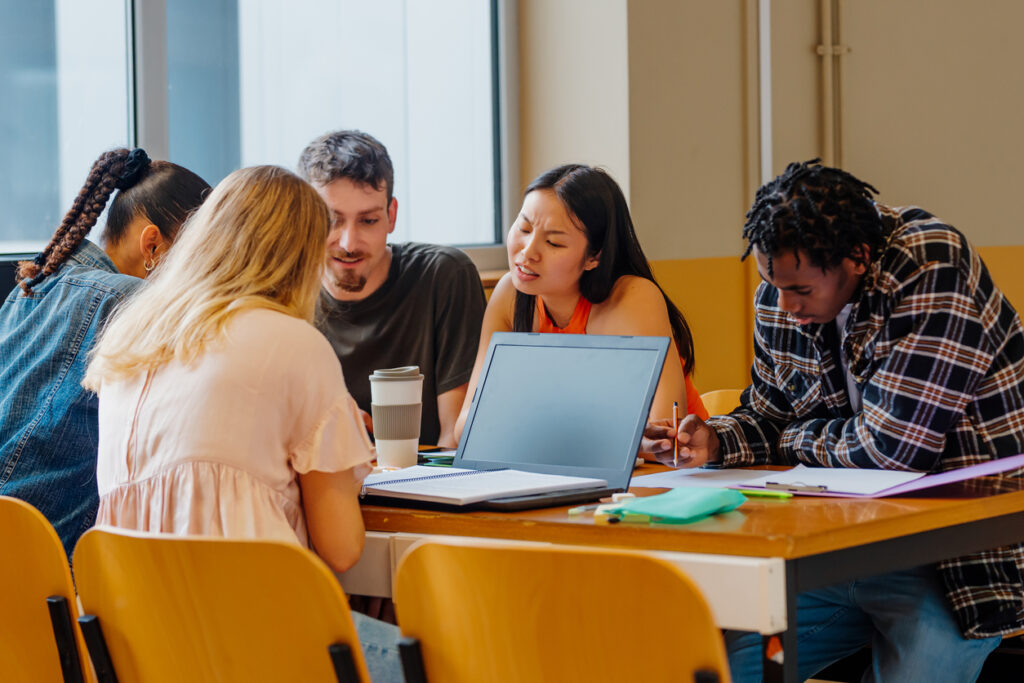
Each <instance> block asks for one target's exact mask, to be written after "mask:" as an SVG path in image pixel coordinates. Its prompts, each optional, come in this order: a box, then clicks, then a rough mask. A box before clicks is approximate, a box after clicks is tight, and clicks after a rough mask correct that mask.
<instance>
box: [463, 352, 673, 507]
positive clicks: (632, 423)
mask: <svg viewBox="0 0 1024 683" xmlns="http://www.w3.org/2000/svg"><path fill="white" fill-rule="evenodd" d="M668 345H669V340H668V338H667V337H611V336H601V335H577V334H527V333H513V332H496V333H495V334H493V335H492V336H491V343H490V346H489V347H488V349H487V357H486V359H485V360H484V365H483V369H482V370H481V373H480V380H479V382H478V383H477V388H476V393H475V394H474V395H473V402H472V404H471V406H470V410H469V416H468V418H467V420H466V426H465V428H464V429H463V432H462V439H461V441H460V442H459V449H458V452H457V453H456V455H455V462H454V463H453V465H454V466H455V467H465V468H468V469H497V468H502V467H508V468H512V469H518V470H526V471H529V472H543V473H547V474H566V475H572V476H581V477H595V478H599V479H604V480H605V481H607V482H608V487H609V488H611V489H622V490H625V489H626V488H628V486H629V478H630V476H631V475H632V473H633V464H634V462H635V459H636V452H637V448H638V447H639V445H640V438H641V437H642V436H643V430H644V425H645V424H646V422H647V414H648V412H650V409H651V402H652V401H653V400H654V392H655V389H657V387H658V379H659V378H660V376H661V368H662V365H663V364H664V361H665V354H666V352H667V350H668Z"/></svg>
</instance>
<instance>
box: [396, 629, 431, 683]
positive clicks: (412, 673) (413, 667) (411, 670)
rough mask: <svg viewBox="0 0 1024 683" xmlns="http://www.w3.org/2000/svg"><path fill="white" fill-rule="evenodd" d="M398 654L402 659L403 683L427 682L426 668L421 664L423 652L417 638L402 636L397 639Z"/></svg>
mask: <svg viewBox="0 0 1024 683" xmlns="http://www.w3.org/2000/svg"><path fill="white" fill-rule="evenodd" d="M398 656H399V657H401V659H402V673H403V674H405V683H427V670H426V668H425V667H424V666H423V652H422V650H421V649H420V641H419V640H418V639H416V638H402V639H401V640H399V641H398Z"/></svg>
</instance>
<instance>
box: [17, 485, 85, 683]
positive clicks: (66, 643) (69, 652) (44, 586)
mask: <svg viewBox="0 0 1024 683" xmlns="http://www.w3.org/2000/svg"><path fill="white" fill-rule="evenodd" d="M0 548H3V552H4V558H3V559H2V560H0V681H12V682H13V681H60V680H64V681H68V682H71V681H74V682H75V683H79V682H81V681H92V680H93V677H92V670H91V669H90V667H89V665H88V662H87V661H84V660H85V658H84V657H80V656H79V652H82V653H84V652H85V642H84V641H83V640H82V634H81V633H80V632H79V631H78V627H77V625H76V624H75V619H77V618H78V604H77V602H76V600H75V588H74V585H73V584H72V583H71V571H70V570H69V569H68V559H67V556H66V555H65V554H64V546H63V545H61V542H60V539H59V538H58V537H57V532H56V531H54V530H53V526H52V525H51V524H50V522H49V520H47V519H46V517H44V516H43V514H42V513H41V512H39V510H36V509H35V508H34V507H32V506H31V505H29V504H28V503H26V502H24V501H21V500H18V499H16V498H10V497H8V496H0ZM83 664H84V666H83Z"/></svg>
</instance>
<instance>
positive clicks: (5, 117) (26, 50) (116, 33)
mask: <svg viewBox="0 0 1024 683" xmlns="http://www.w3.org/2000/svg"><path fill="white" fill-rule="evenodd" d="M126 25H127V22H126V11H125V4H124V2H123V0H93V1H91V2H88V3H83V2H77V1H76V0H56V2H52V3H46V2H20V1H19V0H0V92H2V93H3V95H2V96H0V149H3V154H0V206H2V207H3V211H2V212H0V251H3V252H8V253H15V252H23V253H28V252H34V251H38V250H39V249H40V247H41V246H42V244H43V243H44V242H45V241H46V240H47V239H49V237H50V235H51V234H52V233H53V230H54V228H56V226H57V225H58V223H59V222H60V220H61V218H63V216H64V213H65V212H66V211H67V209H68V207H69V206H70V205H71V201H72V200H73V199H74V198H75V196H76V195H77V194H78V190H79V189H80V188H81V186H82V183H83V182H84V180H85V178H86V175H87V174H88V172H89V167H90V165H91V164H92V162H93V161H94V160H95V159H96V157H97V156H99V154H100V152H102V151H103V150H104V149H108V148H111V147H118V146H124V145H126V144H127V143H128V141H129V138H130V136H129V130H128V60H127V50H126V45H127V34H126V28H125V27H126Z"/></svg>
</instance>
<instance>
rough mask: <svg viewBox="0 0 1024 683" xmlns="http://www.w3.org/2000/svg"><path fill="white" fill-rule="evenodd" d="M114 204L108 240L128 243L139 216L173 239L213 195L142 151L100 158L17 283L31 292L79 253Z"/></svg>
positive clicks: (203, 184)
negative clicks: (131, 228)
mask: <svg viewBox="0 0 1024 683" xmlns="http://www.w3.org/2000/svg"><path fill="white" fill-rule="evenodd" d="M115 190H116V191H117V194H116V195H114V201H113V203H112V204H111V206H110V212H109V214H108V215H107V224H106V226H105V227H104V229H103V241H104V242H107V243H110V244H117V243H118V242H120V241H121V240H122V239H124V236H125V233H126V232H127V230H128V225H129V223H131V221H132V220H133V219H134V218H135V217H136V216H146V217H147V218H148V219H149V220H150V221H151V222H152V223H153V224H154V225H155V226H156V227H157V228H158V229H159V230H160V233H161V234H162V235H163V236H164V238H165V239H166V240H168V241H169V242H170V241H173V240H174V238H175V236H176V235H177V233H178V229H179V228H180V227H181V225H182V223H184V222H185V219H186V218H187V217H188V215H189V214H190V213H191V212H192V211H193V210H195V209H196V208H197V207H198V206H199V205H200V204H201V203H202V202H203V199H204V198H205V197H206V195H207V193H208V192H209V191H210V185H209V184H208V183H207V182H206V181H205V180H203V179H202V178H200V177H199V176H197V175H196V174H195V173H193V172H192V171H190V170H188V169H187V168H183V167H181V166H178V165H177V164H172V163H171V162H169V161H151V160H150V158H149V156H147V155H146V153H145V152H144V151H143V150H141V149H134V150H131V151H129V150H127V149H124V148H121V149H114V150H111V151H109V152H104V153H103V154H102V155H100V158H99V159H97V160H96V161H95V162H94V163H93V165H92V169H90V171H89V176H88V177H87V178H86V179H85V184H84V185H83V186H82V189H81V190H80V191H79V193H78V196H77V197H75V201H74V202H73V203H72V205H71V209H70V210H69V211H68V212H67V214H66V215H65V216H64V220H63V221H61V224H60V225H59V226H58V227H57V230H56V231H55V232H54V233H53V237H51V238H50V241H49V243H48V244H47V245H46V247H45V248H44V249H43V250H42V251H41V252H39V255H38V256H36V257H35V259H33V260H32V261H21V262H19V263H18V280H19V281H20V284H21V288H22V290H24V292H25V293H26V294H31V293H32V288H33V287H34V286H36V285H37V284H39V283H40V282H41V281H42V280H43V279H44V278H45V277H46V276H47V275H50V274H51V273H53V272H54V271H56V270H57V269H58V268H60V266H61V265H63V263H64V262H65V261H67V260H68V257H69V256H71V254H72V253H73V252H74V251H75V250H76V249H78V247H79V245H81V244H82V240H84V239H85V236H86V235H87V234H89V231H90V230H91V229H92V227H93V226H94V225H95V224H96V221H97V220H98V219H99V217H100V214H101V213H103V209H104V207H106V205H107V201H108V200H109V199H110V196H111V195H112V194H114V191H115Z"/></svg>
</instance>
